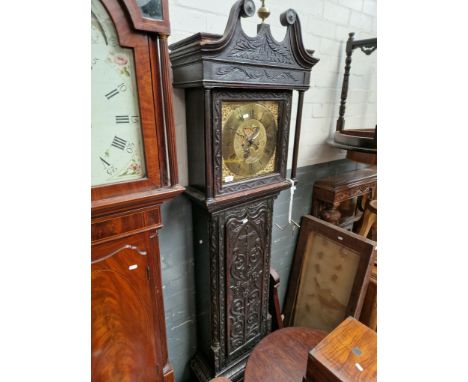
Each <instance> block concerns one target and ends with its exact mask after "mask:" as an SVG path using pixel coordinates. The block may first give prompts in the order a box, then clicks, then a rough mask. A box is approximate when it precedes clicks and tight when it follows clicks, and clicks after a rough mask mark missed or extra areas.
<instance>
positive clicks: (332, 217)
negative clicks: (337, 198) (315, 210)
mask: <svg viewBox="0 0 468 382" xmlns="http://www.w3.org/2000/svg"><path fill="white" fill-rule="evenodd" d="M339 206H340V203H333V207H332V208H330V209H327V210H323V211H322V212H321V213H320V218H321V219H323V220H325V221H326V222H328V223H331V224H334V225H338V223H339V221H340V219H341V212H340V211H338V207H339Z"/></svg>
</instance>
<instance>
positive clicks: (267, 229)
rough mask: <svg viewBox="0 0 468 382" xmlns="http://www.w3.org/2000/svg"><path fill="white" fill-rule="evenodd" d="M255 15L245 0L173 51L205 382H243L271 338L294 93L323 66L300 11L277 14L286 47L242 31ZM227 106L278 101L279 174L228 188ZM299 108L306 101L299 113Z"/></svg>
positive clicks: (197, 368) (264, 34)
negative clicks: (273, 252) (275, 254)
mask: <svg viewBox="0 0 468 382" xmlns="http://www.w3.org/2000/svg"><path fill="white" fill-rule="evenodd" d="M254 14H255V4H254V2H253V1H252V0H238V1H236V2H235V4H234V5H233V7H232V8H231V12H230V15H229V20H228V23H227V27H226V29H225V31H224V34H223V35H216V34H209V33H198V34H196V35H194V36H192V37H188V38H186V39H184V40H181V41H179V42H177V43H175V44H173V45H171V46H170V49H171V54H170V58H171V62H172V68H173V73H174V86H176V87H181V88H185V100H186V108H187V113H186V116H187V143H188V144H187V146H188V157H189V183H190V186H189V187H188V189H187V192H186V195H187V196H188V197H189V198H190V199H191V200H192V202H193V222H194V251H195V258H196V263H195V272H196V275H197V277H196V287H197V297H196V299H197V316H198V319H197V326H198V327H197V330H198V349H197V353H196V355H195V357H194V358H193V359H192V361H191V368H192V370H193V372H194V375H195V377H196V378H197V379H198V380H199V381H208V380H210V379H212V378H213V377H215V376H224V377H229V378H232V380H233V381H240V380H241V379H242V376H243V371H244V368H245V364H246V361H247V357H248V356H249V354H250V352H251V350H252V348H253V347H254V346H255V345H256V344H257V343H258V342H259V341H260V340H261V339H262V338H263V337H264V336H265V335H266V334H267V333H268V331H269V327H270V323H271V316H270V315H269V313H268V289H269V264H270V242H271V225H272V210H273V200H274V199H275V198H276V197H277V196H278V194H279V192H280V191H281V190H284V189H287V188H288V187H290V186H291V183H290V182H289V181H288V180H287V179H286V163H287V155H288V140H289V124H290V119H291V107H292V92H293V90H298V91H301V92H304V91H305V90H307V89H308V88H309V86H310V84H309V83H310V72H311V69H312V67H313V66H314V65H315V64H316V63H317V62H318V59H317V58H315V57H313V55H312V54H313V52H312V51H307V50H306V49H305V48H304V45H303V41H302V36H301V33H302V32H301V26H300V21H299V17H298V15H297V14H296V12H295V11H294V10H292V9H289V10H287V11H286V12H284V13H283V14H282V15H281V16H280V21H281V23H282V25H283V26H285V27H286V28H287V30H286V36H285V38H284V40H283V41H276V40H275V39H274V38H273V36H272V34H271V31H270V26H269V25H268V24H266V23H262V24H260V25H259V26H258V29H257V35H256V36H254V37H250V36H248V35H247V34H245V32H244V31H243V30H242V25H241V18H242V17H251V16H253V15H254ZM223 101H252V102H255V101H277V102H278V106H279V108H278V116H279V118H278V131H277V142H276V147H275V150H276V162H275V163H274V169H273V172H271V173H268V174H265V175H257V176H253V177H251V178H245V179H244V180H241V181H236V182H232V183H224V184H223V182H222V165H223V162H222V144H223V142H222V139H223V138H222V130H221V129H222V102H223ZM301 109H302V102H300V104H299V106H298V115H301V114H300V113H301ZM296 128H299V129H300V121H299V122H298V123H297V125H296ZM298 146H299V145H298V142H296V144H295V145H294V157H295V158H296V159H297V151H298ZM296 165H297V160H296V161H295V163H294V166H296ZM294 171H295V169H294ZM208 286H209V287H208Z"/></svg>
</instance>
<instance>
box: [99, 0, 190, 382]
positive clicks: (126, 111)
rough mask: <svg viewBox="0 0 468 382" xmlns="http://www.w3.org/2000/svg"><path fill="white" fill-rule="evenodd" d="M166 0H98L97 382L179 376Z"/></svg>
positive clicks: (174, 185)
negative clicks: (165, 249)
mask: <svg viewBox="0 0 468 382" xmlns="http://www.w3.org/2000/svg"><path fill="white" fill-rule="evenodd" d="M168 33H169V21H168V8H167V0H91V89H92V90H91V93H92V95H91V99H92V107H91V109H92V112H91V113H92V115H91V155H92V157H91V166H92V168H91V184H92V188H91V199H92V208H91V303H92V307H91V330H92V333H91V335H92V349H91V365H92V380H93V381H94V382H114V381H142V382H145V381H160V382H162V381H167V382H169V381H173V380H174V377H173V370H172V367H171V365H170V363H169V361H168V355H167V345H166V328H165V323H164V306H163V298H162V287H161V272H160V265H159V243H158V229H159V228H161V227H162V222H161V212H160V205H161V203H163V202H164V201H165V200H168V199H171V198H173V197H175V196H176V195H178V194H180V193H181V192H182V191H183V188H182V187H180V186H179V185H178V184H177V183H178V179H177V161H176V157H175V139H174V124H173V115H172V85H171V82H170V76H169V70H170V67H169V55H168V54H169V52H168V48H167V34H168Z"/></svg>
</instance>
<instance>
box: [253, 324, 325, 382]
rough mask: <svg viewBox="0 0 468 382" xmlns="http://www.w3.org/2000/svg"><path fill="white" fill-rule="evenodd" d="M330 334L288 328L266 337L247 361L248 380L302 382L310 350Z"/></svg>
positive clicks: (257, 381)
mask: <svg viewBox="0 0 468 382" xmlns="http://www.w3.org/2000/svg"><path fill="white" fill-rule="evenodd" d="M326 335H327V333H325V332H323V331H321V330H316V329H310V328H300V327H288V328H284V329H280V330H277V331H275V332H273V333H271V334H269V335H268V336H266V337H265V338H264V339H263V340H262V341H260V343H259V344H258V345H257V346H255V349H254V351H253V352H252V354H251V355H250V357H249V360H248V361H247V366H246V368H245V375H244V382H302V379H303V377H304V375H305V372H306V368H307V356H308V353H309V350H310V349H312V348H314V347H315V346H316V345H317V344H318V343H319V342H320V341H322V340H323V339H324V338H325V337H326Z"/></svg>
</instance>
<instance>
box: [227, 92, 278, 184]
mask: <svg viewBox="0 0 468 382" xmlns="http://www.w3.org/2000/svg"><path fill="white" fill-rule="evenodd" d="M222 109H223V112H222V114H223V124H222V157H223V183H230V182H234V181H238V180H242V179H245V178H250V177H254V176H259V175H263V174H268V173H272V172H274V171H275V168H274V167H275V157H276V144H277V133H278V103H277V102H272V101H259V102H224V103H223V105H222Z"/></svg>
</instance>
